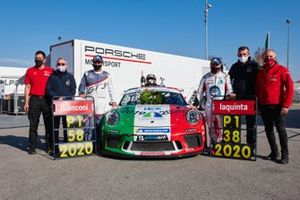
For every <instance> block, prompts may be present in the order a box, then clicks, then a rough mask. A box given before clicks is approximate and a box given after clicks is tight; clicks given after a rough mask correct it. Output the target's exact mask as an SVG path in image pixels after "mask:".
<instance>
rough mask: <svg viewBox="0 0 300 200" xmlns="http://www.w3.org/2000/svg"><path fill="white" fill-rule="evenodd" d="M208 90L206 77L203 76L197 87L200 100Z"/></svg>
mask: <svg viewBox="0 0 300 200" xmlns="http://www.w3.org/2000/svg"><path fill="white" fill-rule="evenodd" d="M205 91H206V87H205V79H204V78H202V79H201V81H200V83H199V87H198V89H197V98H198V100H199V102H201V100H202V98H203V96H204V93H205Z"/></svg>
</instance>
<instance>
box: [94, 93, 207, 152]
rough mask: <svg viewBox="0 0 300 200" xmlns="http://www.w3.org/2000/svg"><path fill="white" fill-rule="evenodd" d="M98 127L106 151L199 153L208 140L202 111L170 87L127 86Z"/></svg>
mask: <svg viewBox="0 0 300 200" xmlns="http://www.w3.org/2000/svg"><path fill="white" fill-rule="evenodd" d="M98 130H99V137H98V138H99V143H100V152H101V153H102V154H104V155H105V154H106V155H118V156H125V157H126V156H129V157H181V156H187V155H194V154H199V153H200V152H201V151H202V150H203V149H204V146H205V141H206V130H205V122H204V117H203V116H202V114H201V113H200V112H199V111H198V110H196V109H193V108H192V107H191V106H189V105H188V104H187V102H186V101H185V99H184V97H183V95H182V94H181V91H180V90H178V89H176V88H170V87H140V88H132V89H129V90H127V91H126V92H125V94H124V96H123V97H122V99H121V101H120V103H119V107H118V108H117V109H113V110H111V111H109V112H108V113H106V114H105V115H104V117H103V118H102V120H101V123H100V126H99V129H98Z"/></svg>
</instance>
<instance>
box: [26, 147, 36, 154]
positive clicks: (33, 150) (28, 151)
mask: <svg viewBox="0 0 300 200" xmlns="http://www.w3.org/2000/svg"><path fill="white" fill-rule="evenodd" d="M27 153H28V154H29V155H34V154H36V151H35V149H34V148H29V149H28V150H27Z"/></svg>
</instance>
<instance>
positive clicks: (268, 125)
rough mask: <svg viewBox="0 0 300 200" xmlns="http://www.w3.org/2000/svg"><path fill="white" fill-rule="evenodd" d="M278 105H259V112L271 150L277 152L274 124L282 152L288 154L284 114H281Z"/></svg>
mask: <svg viewBox="0 0 300 200" xmlns="http://www.w3.org/2000/svg"><path fill="white" fill-rule="evenodd" d="M281 108H282V107H281V106H280V105H263V106H260V113H261V117H262V119H263V122H264V125H265V131H266V135H267V139H268V142H269V144H270V147H271V151H272V152H274V153H275V152H278V148H277V144H276V139H275V135H274V124H275V127H276V130H277V132H278V135H279V141H280V146H281V152H282V154H288V152H289V151H288V138H287V133H286V129H285V116H284V115H281V114H280V113H281Z"/></svg>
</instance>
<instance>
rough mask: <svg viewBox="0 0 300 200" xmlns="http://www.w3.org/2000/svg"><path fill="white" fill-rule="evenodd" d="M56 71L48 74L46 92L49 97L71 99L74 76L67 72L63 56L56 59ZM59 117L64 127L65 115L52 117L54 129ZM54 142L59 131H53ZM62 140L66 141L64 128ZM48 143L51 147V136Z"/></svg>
mask: <svg viewBox="0 0 300 200" xmlns="http://www.w3.org/2000/svg"><path fill="white" fill-rule="evenodd" d="M56 67H57V69H56V71H55V72H54V73H53V74H52V75H51V76H50V78H49V80H48V84H47V93H48V95H49V96H50V97H51V99H55V100H64V99H72V96H74V95H75V93H76V82H75V79H74V76H73V75H72V74H70V73H68V72H67V68H68V63H67V61H66V60H65V59H64V58H58V59H57V61H56ZM60 118H62V122H63V127H64V128H66V126H67V122H66V116H62V117H60V116H56V117H54V129H59V124H60ZM54 134H55V143H58V134H59V131H58V130H56V131H54ZM64 141H65V142H66V141H67V131H66V130H64ZM50 145H51V147H53V137H51V139H50Z"/></svg>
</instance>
